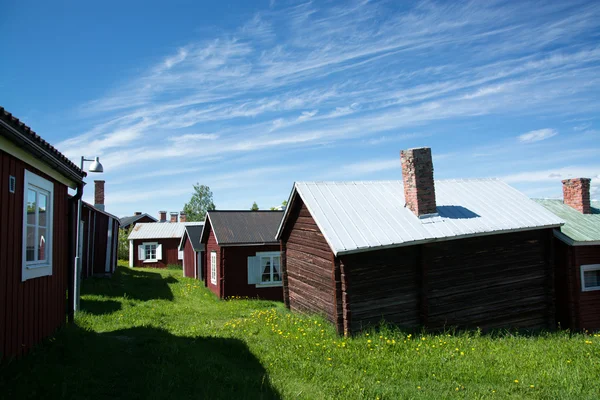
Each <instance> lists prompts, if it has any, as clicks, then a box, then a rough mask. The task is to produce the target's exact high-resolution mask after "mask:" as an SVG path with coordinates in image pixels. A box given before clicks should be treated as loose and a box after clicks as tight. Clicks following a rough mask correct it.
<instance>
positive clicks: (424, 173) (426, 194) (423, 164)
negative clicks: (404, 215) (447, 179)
mask: <svg viewBox="0 0 600 400" xmlns="http://www.w3.org/2000/svg"><path fill="white" fill-rule="evenodd" d="M400 161H401V162H402V180H403V181H404V198H405V200H406V207H408V208H409V209H410V210H411V211H412V212H413V213H415V215H416V216H417V217H422V216H425V215H428V214H436V213H437V209H436V205H435V186H434V181H433V162H432V160H431V149H430V148H429V147H421V148H418V149H408V150H402V151H400Z"/></svg>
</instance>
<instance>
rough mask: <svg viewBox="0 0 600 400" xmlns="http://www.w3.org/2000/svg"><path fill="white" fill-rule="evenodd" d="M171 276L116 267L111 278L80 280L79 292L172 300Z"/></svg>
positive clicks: (135, 298) (138, 298)
mask: <svg viewBox="0 0 600 400" xmlns="http://www.w3.org/2000/svg"><path fill="white" fill-rule="evenodd" d="M175 282H177V279H175V278H173V277H167V278H164V277H163V276H162V275H161V274H159V273H158V272H146V271H139V270H136V269H132V268H127V267H118V268H117V271H116V272H115V274H114V275H113V277H112V278H111V279H106V278H90V279H86V280H84V281H83V282H82V286H81V287H82V289H81V292H82V293H85V294H92V295H101V296H105V297H128V298H130V299H134V300H141V301H147V300H156V299H159V300H160V299H162V300H173V292H171V289H170V288H169V285H168V284H169V283H175Z"/></svg>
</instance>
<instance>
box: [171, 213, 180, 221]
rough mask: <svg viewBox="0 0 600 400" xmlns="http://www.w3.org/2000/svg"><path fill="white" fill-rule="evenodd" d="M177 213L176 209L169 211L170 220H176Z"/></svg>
mask: <svg viewBox="0 0 600 400" xmlns="http://www.w3.org/2000/svg"><path fill="white" fill-rule="evenodd" d="M178 214H179V213H178V212H177V211H174V212H172V213H171V222H177V215H178Z"/></svg>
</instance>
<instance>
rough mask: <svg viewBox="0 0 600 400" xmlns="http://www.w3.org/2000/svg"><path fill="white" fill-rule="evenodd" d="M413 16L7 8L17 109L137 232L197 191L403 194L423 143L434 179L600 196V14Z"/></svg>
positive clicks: (295, 8) (276, 8) (491, 11)
mask: <svg viewBox="0 0 600 400" xmlns="http://www.w3.org/2000/svg"><path fill="white" fill-rule="evenodd" d="M397 3H399V2H396V1H361V2H345V1H344V2H323V3H320V2H293V1H278V0H275V1H270V2H269V1H262V2H260V1H257V2H246V1H220V2H210V3H209V2H206V4H204V3H202V2H198V1H187V2H183V1H171V2H167V3H165V2H149V1H143V2H142V1H119V2H115V1H103V2H82V1H72V2H58V3H54V2H53V4H49V2H37V3H36V2H30V1H14V0H9V1H8V4H5V5H3V14H2V16H0V37H3V38H5V40H4V41H3V47H4V48H3V54H4V56H5V57H4V59H3V62H2V63H0V104H1V105H2V106H4V107H5V108H6V109H7V110H8V111H10V112H12V113H13V114H15V115H16V116H17V117H18V118H20V119H21V120H23V121H24V122H25V123H27V124H28V125H29V126H31V127H32V128H33V129H34V130H35V131H36V132H37V133H39V134H40V135H41V136H43V137H44V138H45V139H46V140H48V141H49V142H51V143H52V144H54V145H55V146H56V147H57V148H58V149H59V150H60V151H62V152H64V153H65V154H67V155H68V156H69V157H71V158H72V159H73V160H77V159H78V158H79V157H80V156H81V155H85V156H87V157H92V156H100V158H101V161H102V163H103V164H104V167H105V171H106V172H105V173H104V174H102V175H95V174H94V175H90V176H89V178H90V179H89V181H90V182H91V180H93V179H98V178H101V179H105V180H106V203H107V211H109V212H112V213H114V214H116V215H119V216H123V215H131V214H132V213H133V212H134V211H143V212H148V213H151V214H153V215H156V213H157V211H158V210H159V209H165V210H167V211H177V210H181V209H182V207H183V204H184V203H185V202H187V201H188V200H189V198H190V196H191V194H192V185H193V184H194V183H196V182H200V183H201V184H206V185H209V186H210V187H211V189H212V191H213V193H214V199H215V203H216V205H217V207H218V208H221V209H233V208H241V209H247V208H250V206H251V205H252V202H253V201H256V202H257V203H258V205H259V206H260V207H261V208H268V207H270V206H273V205H277V204H279V203H280V202H281V201H282V200H284V199H287V197H288V195H289V192H290V190H291V187H292V184H293V182H294V181H299V180H376V179H386V180H387V179H401V170H400V161H399V151H400V150H401V149H404V148H410V147H420V146H429V147H431V148H432V151H433V154H434V166H435V177H436V179H454V178H485V177H499V178H502V179H504V180H505V181H507V182H508V183H510V184H511V185H513V186H515V187H516V188H518V189H520V190H522V191H523V192H525V193H526V194H528V195H529V196H531V197H560V196H561V184H560V180H561V179H564V178H567V177H579V176H585V177H590V178H592V179H593V181H592V184H593V189H592V190H593V193H594V194H593V196H594V197H596V198H599V197H600V190H599V186H598V185H599V184H600V159H599V154H600V151H599V150H600V140H599V139H600V121H599V115H600V114H599V110H600V95H599V93H600V3H598V2H593V1H590V2H577V1H569V2H527V1H519V2H494V1H481V2H469V3H462V2H461V3H456V2H436V1H426V2H420V3H417V4H408V2H405V4H402V5H400V6H399V5H398V4H397ZM7 38H8V39H9V40H7ZM92 192H93V188H92V185H88V186H87V188H86V194H85V196H84V199H86V200H88V201H91V199H92V197H91V196H92Z"/></svg>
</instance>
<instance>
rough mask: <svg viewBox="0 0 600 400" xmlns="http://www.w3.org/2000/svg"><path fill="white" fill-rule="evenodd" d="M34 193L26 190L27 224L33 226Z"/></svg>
mask: <svg viewBox="0 0 600 400" xmlns="http://www.w3.org/2000/svg"><path fill="white" fill-rule="evenodd" d="M35 195H36V193H35V191H34V190H31V189H28V190H27V223H28V224H29V225H35V207H36V206H35Z"/></svg>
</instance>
